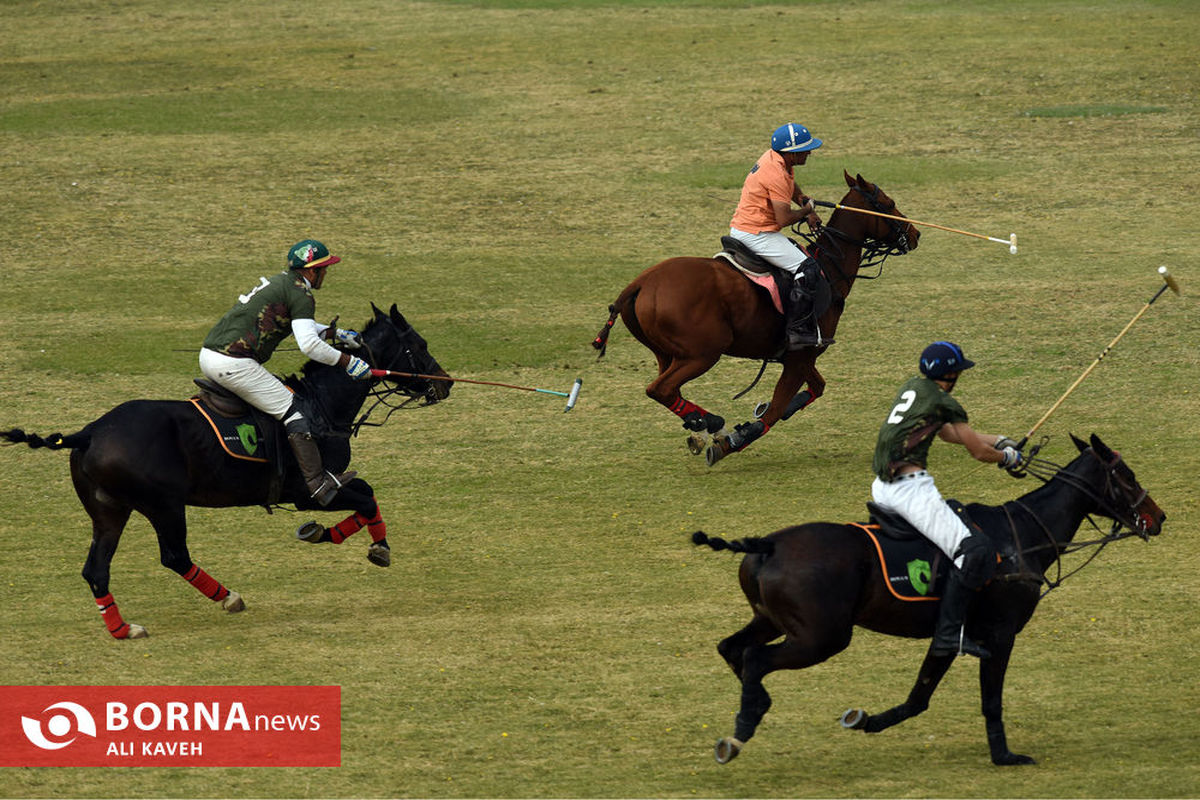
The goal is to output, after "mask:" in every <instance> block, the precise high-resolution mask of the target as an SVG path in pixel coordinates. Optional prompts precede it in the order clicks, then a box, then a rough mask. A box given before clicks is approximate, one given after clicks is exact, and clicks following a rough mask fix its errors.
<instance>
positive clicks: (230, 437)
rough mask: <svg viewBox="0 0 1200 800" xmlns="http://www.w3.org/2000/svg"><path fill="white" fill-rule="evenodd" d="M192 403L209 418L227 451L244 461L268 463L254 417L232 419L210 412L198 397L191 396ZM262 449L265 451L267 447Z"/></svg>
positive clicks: (201, 414) (222, 446)
mask: <svg viewBox="0 0 1200 800" xmlns="http://www.w3.org/2000/svg"><path fill="white" fill-rule="evenodd" d="M191 403H192V405H194V406H195V407H196V410H197V411H199V412H200V416H202V417H204V418H205V419H206V420H208V424H209V425H210V426H211V427H212V429H213V433H215V434H216V436H217V441H218V442H220V443H221V448H222V449H223V450H224V451H225V452H226V453H228V454H229V455H231V456H233V457H234V458H240V459H242V460H243V461H257V462H259V463H261V464H266V463H267V461H268V459H267V458H265V457H264V455H263V454H262V453H260V452H259V451H260V442H261V436H260V434H259V430H258V428H257V426H255V424H254V420H253V419H251V418H250V417H249V416H244V417H238V418H234V419H231V418H229V417H222V416H220V415H219V414H212V413H209V410H208V409H207V408H206V407H205V406H204V404H203V403H201V402H200V399H199V398H198V397H193V398H191ZM262 449H263V450H264V451H265V448H262Z"/></svg>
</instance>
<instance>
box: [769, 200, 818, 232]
mask: <svg viewBox="0 0 1200 800" xmlns="http://www.w3.org/2000/svg"><path fill="white" fill-rule="evenodd" d="M771 212H772V213H773V214H774V215H775V222H777V223H778V224H779V227H781V228H787V227H789V226H791V225H795V224H796V223H797V222H800V221H801V220H804V219H808V216H809V214H812V213H813V207H812V206H811V205H804V206H802V207H800V208H792V204H791V203H790V202H785V201H783V200H776V199H775V198H771Z"/></svg>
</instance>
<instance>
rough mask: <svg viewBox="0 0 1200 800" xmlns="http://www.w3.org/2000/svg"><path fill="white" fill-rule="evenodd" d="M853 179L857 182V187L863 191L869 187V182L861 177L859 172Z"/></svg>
mask: <svg viewBox="0 0 1200 800" xmlns="http://www.w3.org/2000/svg"><path fill="white" fill-rule="evenodd" d="M854 177H855V178H856V179H857V180H858V185H859V186H861V187H863V188H864V189H865V188H866V187H868V186H870V185H871V182H870V181H868V180H867V179H866V178H864V177H863V176H862V173H861V172H860V173H858V174H857V175H855V176H854Z"/></svg>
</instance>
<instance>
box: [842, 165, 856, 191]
mask: <svg viewBox="0 0 1200 800" xmlns="http://www.w3.org/2000/svg"><path fill="white" fill-rule="evenodd" d="M842 177H844V178H845V179H846V185H847V186H849V187H850V188H851V189H853V188H854V178H851V177H850V173H849V172H846V170H844V169H843V170H842Z"/></svg>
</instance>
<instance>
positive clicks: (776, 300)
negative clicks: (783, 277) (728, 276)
mask: <svg viewBox="0 0 1200 800" xmlns="http://www.w3.org/2000/svg"><path fill="white" fill-rule="evenodd" d="M713 258H722V259H724V260H726V261H728V262H729V263H730V264H731V265H732V266H733V268H734V269H736V270H737V271H738V272H740V273H742V274H743V275H745V276H746V277H747V278H748V279H749V280H750V282H751V283H753V284H754V285H755V286H761V287H762V288H763V289H766V290H767V294H769V295H770V296H771V304H772V305H774V306H775V310H776V311H778V312H779V313H780V314H782V313H783V298H782V297H780V296H779V285H778V284H777V283H775V276H774V275H770V274H768V273H763V272H751V271H750V270H748V269H746V268H745V267H743V266H742V265H741V264H739V263H738V262H737V260H736V259H735V258H734V257H733V256H732V255H731V254H730V253H727V252H725V251H721V252H720V253H717V254H716V255H715V256H713Z"/></svg>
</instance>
